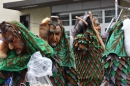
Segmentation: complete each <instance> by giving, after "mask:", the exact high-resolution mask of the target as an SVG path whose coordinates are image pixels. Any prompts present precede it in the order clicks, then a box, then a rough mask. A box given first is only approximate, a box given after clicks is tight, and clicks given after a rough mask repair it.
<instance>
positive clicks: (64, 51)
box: [53, 27, 75, 67]
mask: <svg viewBox="0 0 130 86" xmlns="http://www.w3.org/2000/svg"><path fill="white" fill-rule="evenodd" d="M62 28H63V35H62V38H61V41H60V43H59V44H58V45H57V46H56V47H55V48H53V49H54V52H55V55H57V58H58V60H59V64H60V66H66V67H75V63H74V62H75V59H74V53H73V51H72V48H71V47H70V42H69V40H68V35H67V33H66V32H65V29H64V27H62Z"/></svg>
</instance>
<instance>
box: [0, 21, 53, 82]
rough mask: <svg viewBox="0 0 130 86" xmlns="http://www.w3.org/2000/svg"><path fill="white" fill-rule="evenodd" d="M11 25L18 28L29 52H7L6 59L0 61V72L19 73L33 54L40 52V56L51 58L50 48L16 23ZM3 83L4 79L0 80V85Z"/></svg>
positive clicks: (51, 50) (13, 22)
mask: <svg viewBox="0 0 130 86" xmlns="http://www.w3.org/2000/svg"><path fill="white" fill-rule="evenodd" d="M9 23H10V24H11V25H13V26H15V27H18V30H19V31H20V32H21V35H22V37H23V38H24V40H25V42H26V47H27V49H28V50H29V52H27V53H24V54H23V53H22V54H20V55H17V54H16V52H15V51H14V50H9V51H8V57H7V58H5V59H2V58H1V59H0V70H2V71H16V72H20V71H22V70H24V69H26V68H27V63H28V61H29V59H30V57H31V55H32V54H33V53H35V52H36V51H40V52H41V54H42V55H45V56H47V57H52V56H53V55H54V51H53V49H52V47H51V46H50V45H49V44H48V43H47V42H45V41H44V40H42V39H40V38H37V37H36V36H35V35H34V34H33V33H32V32H30V31H28V29H27V28H26V27H25V26H24V25H23V24H21V23H20V22H17V21H11V22H9ZM3 82H4V79H2V78H1V79H0V84H1V83H3Z"/></svg>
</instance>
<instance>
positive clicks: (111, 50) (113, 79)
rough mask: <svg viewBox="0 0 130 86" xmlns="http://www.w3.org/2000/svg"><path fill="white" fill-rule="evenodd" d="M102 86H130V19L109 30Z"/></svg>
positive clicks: (119, 22)
mask: <svg viewBox="0 0 130 86" xmlns="http://www.w3.org/2000/svg"><path fill="white" fill-rule="evenodd" d="M108 32H109V35H108V37H107V41H106V49H105V52H104V54H103V57H102V59H103V60H104V63H105V65H104V69H105V72H104V82H103V84H102V86H130V75H129V73H130V62H129V61H130V59H129V56H130V40H129V38H130V19H122V20H120V21H118V22H117V23H116V24H115V25H114V26H113V27H112V28H110V29H109V31H108Z"/></svg>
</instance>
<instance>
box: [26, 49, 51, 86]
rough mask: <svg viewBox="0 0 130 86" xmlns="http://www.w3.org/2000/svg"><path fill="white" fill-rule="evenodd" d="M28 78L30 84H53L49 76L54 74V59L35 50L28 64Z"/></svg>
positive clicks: (31, 85)
mask: <svg viewBox="0 0 130 86" xmlns="http://www.w3.org/2000/svg"><path fill="white" fill-rule="evenodd" d="M27 66H28V72H27V74H26V80H27V82H29V83H30V86H52V83H51V81H50V79H49V76H52V61H51V59H49V58H46V57H42V55H41V54H40V52H39V51H38V52H35V53H34V54H33V55H32V56H31V58H30V60H29V63H28V64H27Z"/></svg>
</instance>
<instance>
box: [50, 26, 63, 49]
mask: <svg viewBox="0 0 130 86" xmlns="http://www.w3.org/2000/svg"><path fill="white" fill-rule="evenodd" d="M49 27H50V31H49V37H48V42H49V44H50V45H51V46H52V47H56V46H57V45H58V44H59V42H60V39H61V37H62V29H61V27H60V25H56V26H54V25H50V26H49Z"/></svg>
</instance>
